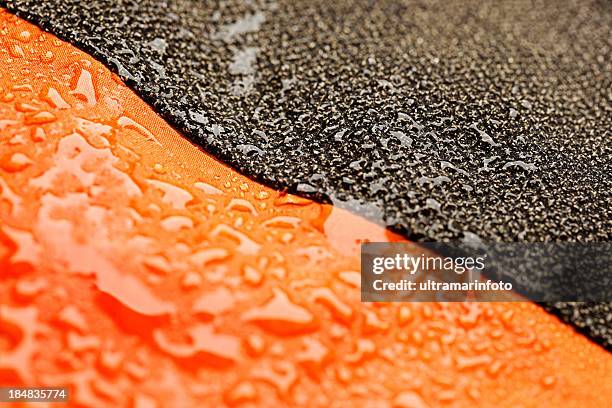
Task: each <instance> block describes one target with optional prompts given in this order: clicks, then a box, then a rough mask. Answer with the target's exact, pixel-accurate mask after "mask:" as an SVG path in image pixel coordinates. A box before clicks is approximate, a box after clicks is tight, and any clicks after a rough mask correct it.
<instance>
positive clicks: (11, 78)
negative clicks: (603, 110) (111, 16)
mask: <svg viewBox="0 0 612 408" xmlns="http://www.w3.org/2000/svg"><path fill="white" fill-rule="evenodd" d="M0 43H1V44H2V47H0V89H1V92H0V95H1V97H0V118H1V120H0V127H1V132H0V272H1V273H0V299H1V300H2V302H1V304H0V384H2V385H5V384H11V385H14V384H27V385H41V384H67V385H69V386H70V387H71V392H72V401H71V404H70V406H75V407H108V406H112V407H131V408H143V407H158V406H159V407H165V406H169V407H190V406H194V407H195V406H198V407H224V406H237V405H239V406H251V407H252V406H262V407H281V406H292V407H295V406H308V407H338V408H340V407H346V406H360V407H361V406H364V407H381V408H391V407H393V408H398V407H399V408H405V407H412V408H415V407H419V408H424V407H440V406H448V407H472V406H481V407H506V406H507V407H516V406H519V405H523V406H524V405H525V404H527V405H532V406H537V407H540V406H564V407H584V406H589V407H599V406H601V407H603V406H607V405H609V404H608V403H609V396H610V395H612V355H611V354H609V353H607V352H606V351H605V350H603V349H602V348H600V347H598V346H597V345H595V344H593V343H592V342H590V341H588V340H587V339H586V338H584V337H583V336H580V335H577V334H576V333H575V332H574V331H573V330H572V329H571V328H570V327H569V326H566V325H564V324H562V323H560V322H559V321H558V320H557V319H556V318H555V317H553V316H551V315H549V314H547V313H546V312H544V311H543V310H542V309H540V308H539V307H537V306H536V305H534V304H531V303H488V304H469V303H465V304H458V303H457V304H448V303H446V304H444V303H442V304H438V303H430V304H424V303H421V304H368V303H361V302H360V301H359V300H360V298H359V288H358V284H359V273H358V272H357V271H358V268H359V256H358V253H359V241H360V240H363V239H370V240H376V241H385V240H394V239H398V237H397V236H395V235H393V234H390V233H388V231H385V230H384V229H383V228H381V227H377V226H375V225H372V224H371V223H369V222H367V221H365V220H364V219H362V218H360V217H358V216H355V215H353V214H351V213H348V212H346V211H344V210H339V209H337V208H333V207H330V206H328V205H321V204H318V203H315V202H312V201H310V200H306V199H303V198H299V197H296V196H292V195H287V194H283V193H279V192H277V191H274V190H272V189H269V188H267V187H264V186H262V185H260V184H258V183H256V182H253V181H251V180H249V179H248V178H246V177H245V176H242V175H240V174H238V173H236V172H235V171H233V170H231V169H229V168H228V167H226V166H224V165H222V164H220V163H219V162H217V161H216V160H214V159H213V158H211V157H210V156H208V155H207V154H205V153H203V152H201V151H199V150H198V149H196V148H195V147H194V146H192V145H191V144H189V142H187V141H186V140H185V139H183V138H182V137H181V135H180V134H179V133H177V132H176V131H174V130H173V129H172V128H171V127H170V126H168V124H167V123H165V122H164V121H163V120H162V119H161V118H160V117H159V116H157V115H156V114H155V113H154V112H153V111H152V110H151V108H150V107H149V106H147V105H146V104H145V103H144V102H143V101H142V100H140V99H139V98H138V97H137V96H136V95H135V94H134V93H132V92H131V91H130V90H129V89H128V88H127V87H126V86H125V85H123V84H122V83H121V81H119V80H118V79H117V78H116V77H115V76H113V75H111V73H110V71H108V69H106V68H105V67H104V66H103V65H102V64H100V63H99V62H97V61H95V60H93V59H92V58H91V57H90V56H88V55H86V54H85V53H83V52H80V51H78V50H76V49H75V48H74V47H72V46H71V45H68V44H66V43H63V42H61V41H58V40H57V39H55V38H54V37H52V36H51V35H49V34H43V33H41V32H40V31H39V30H38V29H37V28H36V27H34V26H32V25H30V24H27V23H25V22H24V21H23V20H20V19H17V18H15V17H14V16H11V15H9V14H7V13H4V12H2V11H0Z"/></svg>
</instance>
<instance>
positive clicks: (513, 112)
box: [0, 0, 612, 240]
mask: <svg viewBox="0 0 612 408" xmlns="http://www.w3.org/2000/svg"><path fill="white" fill-rule="evenodd" d="M498 3H499V2H497V1H453V2H451V4H449V2H447V1H437V2H436V1H433V2H429V1H405V2H401V1H399V2H398V1H380V2H370V1H333V2H330V1H297V2H296V1H278V2H258V1H253V2H242V1H227V2H221V3H219V2H200V1H185V0H183V1H178V0H177V1H168V2H159V1H138V2H118V1H110V0H94V1H91V2H87V6H84V5H83V3H82V2H81V1H75V0H71V1H62V2H54V1H46V2H40V1H35V0H22V1H0V4H5V5H6V6H7V7H8V8H9V9H10V10H13V11H15V12H17V13H18V14H20V15H22V16H25V17H27V18H29V19H31V20H33V21H35V22H37V23H38V24H40V25H42V26H43V27H44V28H46V29H49V30H50V31H51V32H53V33H55V34H57V35H59V36H60V37H62V38H64V39H68V40H70V41H71V42H72V43H74V44H76V45H78V46H80V47H82V48H84V49H85V50H87V51H89V52H92V54H93V55H94V56H96V57H98V58H100V59H101V60H102V61H103V62H105V63H107V64H108V65H109V66H111V67H113V68H114V69H115V70H116V71H117V72H119V74H120V75H121V76H122V78H124V79H126V80H127V82H128V84H129V85H130V86H133V87H134V89H136V90H137V91H138V92H139V93H140V94H141V95H142V96H143V97H144V99H145V100H146V101H147V102H149V103H151V104H152V105H153V106H154V108H155V109H156V110H157V111H158V112H160V113H161V114H162V115H163V116H164V117H165V118H166V119H167V120H169V121H170V122H171V123H172V124H174V125H175V126H177V127H178V128H179V129H180V130H182V131H184V133H185V135H186V136H187V137H189V138H190V139H191V140H192V141H193V142H195V143H197V144H198V145H200V146H202V147H203V148H205V149H206V150H207V151H209V152H211V153H214V154H215V155H216V156H217V157H220V158H221V159H222V160H224V161H226V162H228V163H229V164H231V165H232V166H233V167H234V168H236V169H238V170H239V171H241V172H243V173H244V174H248V175H250V176H254V177H256V178H258V179H259V180H262V181H264V182H266V183H268V184H269V185H272V186H274V187H277V188H290V189H292V190H293V191H299V192H301V193H304V194H315V195H317V194H319V195H322V196H324V197H327V198H329V199H331V200H332V201H334V203H335V204H337V205H340V206H345V207H349V208H352V209H353V210H355V211H357V212H359V213H361V214H364V215H367V216H369V217H370V218H371V219H373V220H374V221H376V222H380V223H383V224H384V225H388V226H391V227H393V228H395V229H397V230H398V231H400V232H402V233H403V234H405V235H407V236H409V237H410V238H423V237H424V238H433V239H437V240H439V239H445V238H453V237H455V238H457V237H461V236H462V234H463V233H464V232H466V231H468V232H470V233H475V234H477V235H479V236H481V237H483V238H486V239H504V240H515V239H519V240H550V239H561V240H567V239H577V240H596V239H600V240H601V239H609V237H610V233H611V231H612V229H611V228H612V227H611V224H610V220H611V219H612V209H611V208H610V205H609V202H610V199H611V197H610V192H611V191H612V181H611V179H610V177H609V174H610V173H611V171H612V168H611V163H610V157H612V151H611V146H612V142H611V135H610V129H611V125H612V115H611V112H610V89H611V85H612V84H611V76H610V73H611V65H610V64H611V62H610V61H611V60H612V58H610V57H611V54H610V46H611V43H610V42H611V38H612V32H611V27H612V24H611V22H612V12H611V7H612V6H611V5H610V3H609V2H597V1H556V0H550V1H540V2H536V3H535V4H534V3H533V2H532V1H513V2H504V3H503V4H498ZM319 198H322V197H321V196H320V197H319Z"/></svg>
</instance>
